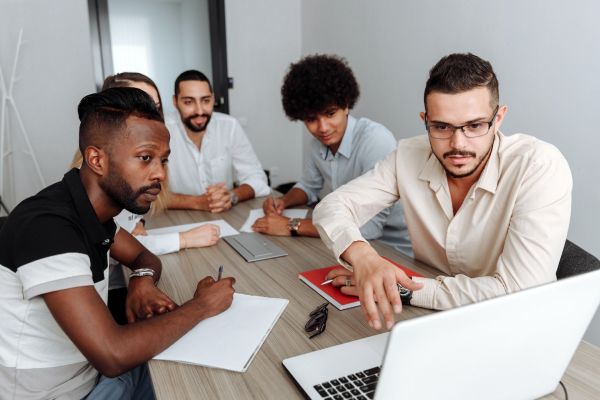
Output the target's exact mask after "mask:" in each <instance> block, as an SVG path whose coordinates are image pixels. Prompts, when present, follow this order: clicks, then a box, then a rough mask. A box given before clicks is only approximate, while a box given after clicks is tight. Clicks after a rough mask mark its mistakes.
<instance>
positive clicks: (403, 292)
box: [397, 283, 413, 306]
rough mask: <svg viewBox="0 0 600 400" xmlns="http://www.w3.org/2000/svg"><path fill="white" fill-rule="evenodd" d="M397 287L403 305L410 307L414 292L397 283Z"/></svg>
mask: <svg viewBox="0 0 600 400" xmlns="http://www.w3.org/2000/svg"><path fill="white" fill-rule="evenodd" d="M397 285H398V293H399V294H400V300H401V301H402V304H403V305H405V306H410V300H411V299H412V294H413V292H412V290H410V289H407V288H405V287H404V286H402V285H401V284H399V283H397Z"/></svg>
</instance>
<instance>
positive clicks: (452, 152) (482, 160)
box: [436, 142, 494, 179]
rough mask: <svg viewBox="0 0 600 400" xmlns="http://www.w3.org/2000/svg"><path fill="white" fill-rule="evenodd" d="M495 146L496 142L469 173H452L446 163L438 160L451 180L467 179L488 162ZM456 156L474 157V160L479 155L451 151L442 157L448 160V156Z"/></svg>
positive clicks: (462, 151)
mask: <svg viewBox="0 0 600 400" xmlns="http://www.w3.org/2000/svg"><path fill="white" fill-rule="evenodd" d="M493 145H494V142H492V144H491V145H490V148H489V149H488V151H487V152H486V153H485V155H484V156H483V157H481V158H480V159H479V162H478V163H477V164H476V165H475V166H474V167H473V168H472V169H470V170H469V171H466V172H461V173H458V174H455V173H454V172H452V171H450V170H449V169H448V168H446V166H445V165H444V163H443V162H442V160H440V159H439V158H438V160H439V162H440V164H442V167H444V170H446V174H447V175H448V176H450V177H451V178H455V179H460V178H466V177H468V176H471V175H473V173H474V172H475V171H477V169H478V168H479V166H480V165H481V163H482V162H484V161H485V160H487V158H488V155H489V154H490V153H491V151H492V147H493ZM454 155H460V156H472V157H474V158H475V157H477V154H475V153H473V152H472V151H464V150H450V151H447V152H446V153H444V155H443V156H442V158H446V157H448V156H454ZM436 157H437V156H436Z"/></svg>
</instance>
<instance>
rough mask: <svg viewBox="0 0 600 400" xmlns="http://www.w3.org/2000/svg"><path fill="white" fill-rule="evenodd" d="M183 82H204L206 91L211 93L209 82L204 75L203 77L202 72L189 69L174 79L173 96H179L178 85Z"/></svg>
mask: <svg viewBox="0 0 600 400" xmlns="http://www.w3.org/2000/svg"><path fill="white" fill-rule="evenodd" d="M183 81H200V82H206V83H207V84H208V89H209V90H210V92H211V93H213V89H212V86H211V84H210V81H209V80H208V78H207V77H206V75H204V74H203V73H202V72H200V71H198V70H195V69H190V70H187V71H184V72H182V73H181V74H179V76H178V77H177V79H175V96H177V95H179V83H180V82H183Z"/></svg>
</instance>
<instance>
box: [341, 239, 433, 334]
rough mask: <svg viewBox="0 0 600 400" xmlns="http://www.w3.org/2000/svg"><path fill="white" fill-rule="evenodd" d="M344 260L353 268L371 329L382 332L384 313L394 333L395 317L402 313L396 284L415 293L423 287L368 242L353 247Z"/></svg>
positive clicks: (363, 308) (345, 253)
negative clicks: (381, 317)
mask: <svg viewBox="0 0 600 400" xmlns="http://www.w3.org/2000/svg"><path fill="white" fill-rule="evenodd" d="M342 258H343V259H345V260H346V261H348V262H349V263H350V264H352V267H353V269H354V279H355V280H356V286H357V289H358V297H359V298H360V307H361V310H362V312H363V314H364V316H365V318H366V320H367V321H368V322H369V325H370V326H371V327H372V328H374V329H377V330H379V329H381V319H380V316H379V312H381V314H382V315H383V319H384V321H385V324H386V327H387V328H388V329H391V328H392V327H393V326H394V313H396V314H399V313H400V312H402V301H401V300H400V294H399V293H398V286H397V284H398V283H400V284H401V285H402V286H404V287H405V288H407V289H410V290H412V291H415V290H419V289H421V288H422V287H423V285H422V284H421V283H417V282H414V281H413V280H412V279H410V278H409V277H408V276H407V275H406V274H405V273H404V271H402V270H401V269H400V268H397V267H396V266H395V265H394V264H392V263H390V262H389V261H387V260H386V259H385V258H383V257H381V256H380V255H379V254H377V252H376V251H375V250H374V249H373V248H372V247H371V246H370V245H369V244H367V243H365V242H354V243H352V244H351V245H350V246H349V247H348V248H347V249H346V251H344V253H343V254H342Z"/></svg>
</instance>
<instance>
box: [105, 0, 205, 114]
mask: <svg viewBox="0 0 600 400" xmlns="http://www.w3.org/2000/svg"><path fill="white" fill-rule="evenodd" d="M108 6H109V7H108V11H109V19H110V34H111V42H112V48H113V64H114V72H125V71H135V72H141V73H143V74H146V75H148V76H149V77H150V78H152V80H154V82H155V83H156V85H157V86H158V89H159V90H160V94H161V97H162V100H163V108H164V110H165V111H174V110H175V108H174V107H173V102H172V100H171V97H172V96H173V94H174V93H173V84H174V83H175V79H176V78H177V76H178V75H179V74H180V73H182V72H183V71H185V70H188V69H197V70H200V71H202V72H204V73H205V74H206V76H208V77H209V78H211V77H212V63H211V52H210V30H209V22H208V3H207V0H171V1H164V0H110V1H109V4H108Z"/></svg>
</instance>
